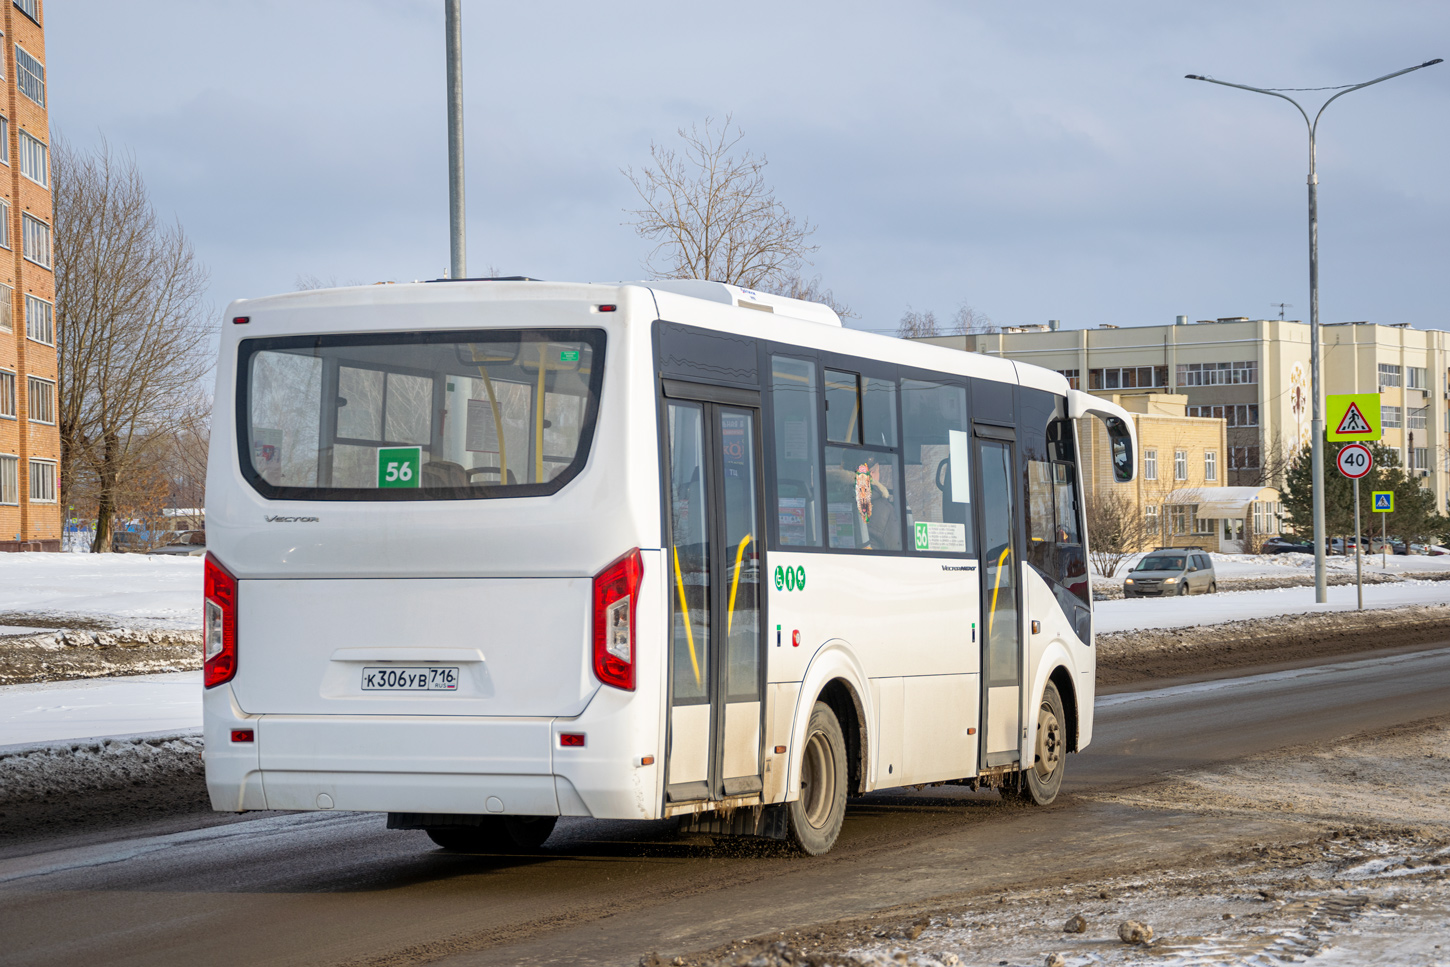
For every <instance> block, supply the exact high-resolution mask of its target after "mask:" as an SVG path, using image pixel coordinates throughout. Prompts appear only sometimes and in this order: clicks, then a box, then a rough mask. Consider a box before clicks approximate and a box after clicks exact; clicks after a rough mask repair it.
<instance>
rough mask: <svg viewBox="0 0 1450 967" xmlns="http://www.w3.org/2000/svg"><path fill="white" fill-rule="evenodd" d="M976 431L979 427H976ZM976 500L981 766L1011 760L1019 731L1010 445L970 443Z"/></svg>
mask: <svg viewBox="0 0 1450 967" xmlns="http://www.w3.org/2000/svg"><path fill="white" fill-rule="evenodd" d="M979 432H980V431H979ZM976 449H977V454H976V456H977V467H978V468H979V479H980V481H981V488H982V499H981V500H980V501H979V502H978V508H979V510H978V514H979V517H978V522H977V523H978V527H979V528H980V530H979V531H978V533H979V534H981V535H982V540H981V547H982V566H981V568H980V570H981V574H982V629H983V632H984V633H983V635H982V691H983V699H984V702H983V709H984V714H983V716H982V731H983V735H982V746H981V748H982V751H983V753H984V756H983V760H982V764H983V765H985V766H986V767H987V768H991V767H993V766H1000V765H1007V764H1008V763H1011V762H1016V761H1017V760H1018V758H1019V757H1020V752H1019V744H1018V734H1019V733H1020V732H1021V730H1022V715H1021V706H1022V696H1021V692H1022V647H1021V643H1022V627H1021V625H1022V622H1021V610H1020V601H1019V589H1018V584H1019V583H1020V582H1019V580H1018V574H1019V573H1020V571H1021V568H1020V566H1019V562H1020V560H1021V555H1020V554H1019V553H1018V548H1017V540H1018V537H1017V516H1018V514H1017V496H1016V495H1017V491H1016V489H1015V488H1014V487H1013V473H1012V467H1013V466H1014V465H1015V464H1014V463H1013V456H1012V449H1013V445H1012V444H1011V443H1009V442H1006V441H1000V440H990V439H988V440H984V439H980V438H978V439H977V441H976Z"/></svg>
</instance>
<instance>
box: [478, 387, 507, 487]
mask: <svg viewBox="0 0 1450 967" xmlns="http://www.w3.org/2000/svg"><path fill="white" fill-rule="evenodd" d="M478 374H479V375H480V376H482V377H483V388H484V389H486V390H488V406H489V409H491V410H493V432H495V433H497V434H498V482H499V485H500V486H502V485H504V484H506V483H508V482H509V453H508V444H507V443H505V442H504V438H503V418H502V417H501V416H500V415H499V412H498V397H497V396H495V395H494V392H493V380H491V379H489V376H488V367H487V366H485V365H483V364H482V363H480V364H479V366H478Z"/></svg>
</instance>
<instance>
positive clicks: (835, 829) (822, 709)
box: [786, 702, 846, 856]
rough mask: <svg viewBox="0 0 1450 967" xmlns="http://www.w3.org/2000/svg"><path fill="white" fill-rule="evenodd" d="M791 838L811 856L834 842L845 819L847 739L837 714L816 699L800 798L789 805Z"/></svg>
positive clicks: (804, 760) (802, 765)
mask: <svg viewBox="0 0 1450 967" xmlns="http://www.w3.org/2000/svg"><path fill="white" fill-rule="evenodd" d="M786 810H787V816H788V817H789V819H790V838H791V841H792V842H793V843H795V845H796V847H797V848H798V849H799V850H800V851H801V852H802V853H806V854H808V855H810V856H819V855H821V854H822V853H824V852H826V851H827V850H829V849H830V848H831V847H832V846H833V845H835V842H836V837H837V836H839V835H840V833H841V823H842V822H844V821H845V818H846V740H845V737H844V736H843V735H842V733H841V723H840V722H838V721H837V720H836V713H835V712H833V711H831V707H830V706H829V705H827V704H826V703H825V702H817V703H816V705H815V708H813V709H812V710H811V721H810V724H809V725H808V726H807V727H806V744H805V749H804V751H803V753H802V755H801V794H800V798H798V799H796V800H795V801H794V802H792V803H789V804H788V805H787V807H786Z"/></svg>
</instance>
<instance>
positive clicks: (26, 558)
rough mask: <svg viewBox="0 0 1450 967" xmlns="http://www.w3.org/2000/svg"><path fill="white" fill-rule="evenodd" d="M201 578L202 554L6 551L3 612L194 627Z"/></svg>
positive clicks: (0, 566) (0, 561)
mask: <svg viewBox="0 0 1450 967" xmlns="http://www.w3.org/2000/svg"><path fill="white" fill-rule="evenodd" d="M201 582H202V558H199V557H178V556H176V555H157V556H155V557H152V556H150V555H146V554H0V614H4V613H23V614H35V615H41V616H45V617H47V618H48V617H51V616H55V617H64V618H89V619H94V620H97V621H100V622H103V623H104V624H106V625H107V626H115V627H125V628H166V629H173V630H191V629H196V628H200V627H201Z"/></svg>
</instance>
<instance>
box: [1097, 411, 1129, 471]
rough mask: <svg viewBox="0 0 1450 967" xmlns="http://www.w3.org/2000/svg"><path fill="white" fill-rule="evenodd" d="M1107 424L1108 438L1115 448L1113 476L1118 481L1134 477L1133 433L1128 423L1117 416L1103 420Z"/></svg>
mask: <svg viewBox="0 0 1450 967" xmlns="http://www.w3.org/2000/svg"><path fill="white" fill-rule="evenodd" d="M1103 422H1104V423H1106V424H1107V428H1108V440H1109V441H1110V442H1111V443H1112V449H1113V478H1114V479H1115V480H1117V481H1118V483H1127V482H1128V481H1130V480H1132V479H1133V434H1132V433H1130V432H1129V431H1128V425H1127V424H1126V423H1124V422H1123V421H1122V420H1121V419H1119V418H1118V417H1116V416H1110V417H1108V418H1107V419H1106V420H1104V421H1103Z"/></svg>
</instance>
